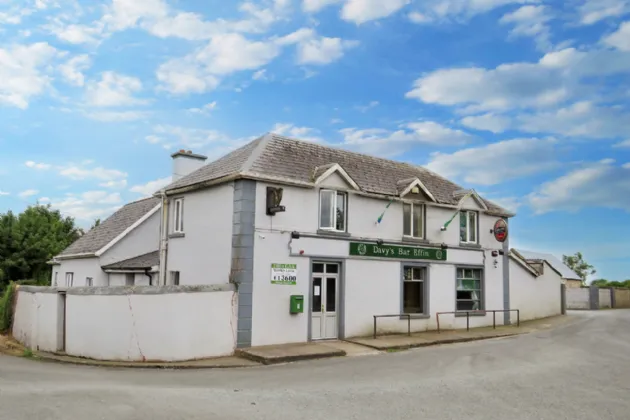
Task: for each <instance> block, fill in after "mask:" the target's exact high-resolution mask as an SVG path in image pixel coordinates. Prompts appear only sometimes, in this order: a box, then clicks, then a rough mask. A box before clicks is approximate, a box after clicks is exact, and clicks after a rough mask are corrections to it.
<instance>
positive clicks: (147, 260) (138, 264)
mask: <svg viewBox="0 0 630 420" xmlns="http://www.w3.org/2000/svg"><path fill="white" fill-rule="evenodd" d="M156 265H160V251H153V252H149V253H148V254H144V255H139V256H137V257H133V258H129V259H126V260H124V261H119V262H115V263H113V264H108V265H104V266H103V267H101V268H102V269H103V270H125V269H127V270H143V269H147V268H151V267H155V266H156Z"/></svg>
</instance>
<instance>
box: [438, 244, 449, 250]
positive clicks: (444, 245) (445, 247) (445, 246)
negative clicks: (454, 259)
mask: <svg viewBox="0 0 630 420" xmlns="http://www.w3.org/2000/svg"><path fill="white" fill-rule="evenodd" d="M440 248H442V249H448V245H446V244H442V245H440Z"/></svg>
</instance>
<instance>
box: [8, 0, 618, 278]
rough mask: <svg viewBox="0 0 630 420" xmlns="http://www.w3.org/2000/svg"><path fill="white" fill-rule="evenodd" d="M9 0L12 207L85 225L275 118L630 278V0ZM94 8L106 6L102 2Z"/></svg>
mask: <svg viewBox="0 0 630 420" xmlns="http://www.w3.org/2000/svg"><path fill="white" fill-rule="evenodd" d="M96 3H97V2H92V1H78V0H0V148H1V150H2V153H1V154H0V211H6V210H9V209H12V210H15V211H20V210H22V209H23V208H24V207H25V206H27V205H28V204H32V203H35V202H37V201H39V202H40V203H51V204H52V205H53V206H54V207H56V208H59V209H60V210H61V211H62V212H64V213H65V214H67V215H71V216H73V217H75V218H76V219H77V221H78V223H80V224H82V225H89V224H90V223H91V221H92V220H93V219H95V218H97V217H101V218H102V217H106V216H107V215H109V214H111V212H113V211H114V210H115V209H116V208H118V207H119V206H121V205H122V204H124V203H125V202H128V201H131V200H135V199H138V198H141V197H143V196H144V195H146V194H149V193H151V192H153V191H155V190H157V189H159V188H160V187H161V186H162V185H164V184H165V183H167V182H168V177H169V175H170V171H171V162H170V153H172V152H174V151H176V150H178V149H180V148H185V149H190V150H193V151H195V152H197V153H203V154H207V155H209V156H210V157H211V158H216V157H218V156H221V155H222V154H224V153H226V152H228V151H230V150H232V149H234V148H236V147H238V146H240V145H242V144H244V143H246V142H247V141H249V140H250V139H252V138H253V137H257V136H259V135H261V134H263V133H265V132H267V131H272V130H273V131H276V132H279V133H281V134H285V135H289V136H293V137H297V138H303V139H310V140H313V141H320V142H326V143H330V144H335V145H338V146H341V147H345V148H348V149H351V150H356V151H361V152H365V153H369V154H375V155H378V156H384V157H390V158H394V159H399V160H405V161H409V162H413V163H417V164H420V165H425V166H428V167H429V168H430V169H432V170H434V171H436V172H438V173H440V174H442V175H444V176H446V177H448V178H450V179H453V180H455V181H457V182H459V183H461V184H462V185H465V186H466V187H470V188H475V189H476V190H477V191H478V192H480V193H481V194H482V195H484V196H486V197H487V198H489V199H492V200H495V201H496V202H498V203H499V204H502V205H503V206H505V207H507V208H510V209H512V210H515V211H516V212H517V217H515V218H514V219H512V223H511V228H512V230H511V244H512V245H513V246H515V247H522V248H525V249H531V250H537V251H545V252H552V253H554V254H556V255H558V256H561V255H562V254H563V253H573V252H575V251H582V252H583V253H584V255H585V257H586V259H587V260H588V261H589V262H591V263H593V264H594V265H595V266H596V268H597V270H598V274H597V275H596V276H595V277H600V276H601V277H605V278H608V279H626V278H630V239H627V238H629V237H630V223H629V222H630V218H629V217H628V211H629V210H630V110H629V103H630V78H629V74H630V73H629V72H630V0H567V1H562V2H561V1H544V0H424V1H419V0H416V1H413V0H250V1H243V2H239V1H230V2H226V1H220V0H204V1H201V0H108V1H103V2H98V4H96ZM95 4H96V5H95Z"/></svg>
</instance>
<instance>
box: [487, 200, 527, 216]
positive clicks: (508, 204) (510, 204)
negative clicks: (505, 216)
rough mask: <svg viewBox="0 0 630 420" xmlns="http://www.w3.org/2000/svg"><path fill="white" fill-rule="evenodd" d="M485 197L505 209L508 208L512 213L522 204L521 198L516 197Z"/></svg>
mask: <svg viewBox="0 0 630 420" xmlns="http://www.w3.org/2000/svg"><path fill="white" fill-rule="evenodd" d="M486 198H488V199H489V200H490V201H492V202H493V203H495V204H497V205H499V206H501V207H503V208H504V209H506V210H509V211H511V212H513V213H516V211H517V210H518V209H519V207H521V206H522V205H523V200H522V199H521V198H518V197H495V198H489V197H487V196H486Z"/></svg>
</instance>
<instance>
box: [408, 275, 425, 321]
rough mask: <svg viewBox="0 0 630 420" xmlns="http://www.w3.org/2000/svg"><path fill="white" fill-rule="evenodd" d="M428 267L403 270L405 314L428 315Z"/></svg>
mask: <svg viewBox="0 0 630 420" xmlns="http://www.w3.org/2000/svg"><path fill="white" fill-rule="evenodd" d="M426 272H427V269H426V267H411V266H410V267H404V269H403V313H405V314H426V310H427V308H426V305H425V295H426Z"/></svg>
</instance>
